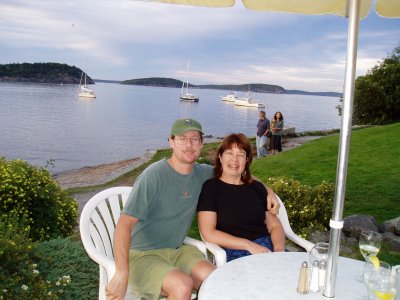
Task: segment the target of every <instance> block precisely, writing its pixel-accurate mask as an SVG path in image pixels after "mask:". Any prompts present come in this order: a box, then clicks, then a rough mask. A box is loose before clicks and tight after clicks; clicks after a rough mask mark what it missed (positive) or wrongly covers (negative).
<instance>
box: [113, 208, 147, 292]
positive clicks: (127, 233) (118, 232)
mask: <svg viewBox="0 0 400 300" xmlns="http://www.w3.org/2000/svg"><path fill="white" fill-rule="evenodd" d="M138 221H139V220H138V219H137V218H134V217H132V216H129V215H124V214H122V215H121V216H120V218H119V220H118V223H117V226H116V227H115V231H114V260H115V268H116V271H115V274H114V276H113V277H112V278H111V280H110V282H109V283H108V285H107V286H106V297H107V299H124V298H125V294H126V290H127V288H128V278H129V249H130V245H131V233H132V230H133V227H134V226H135V224H136V223H137V222H138Z"/></svg>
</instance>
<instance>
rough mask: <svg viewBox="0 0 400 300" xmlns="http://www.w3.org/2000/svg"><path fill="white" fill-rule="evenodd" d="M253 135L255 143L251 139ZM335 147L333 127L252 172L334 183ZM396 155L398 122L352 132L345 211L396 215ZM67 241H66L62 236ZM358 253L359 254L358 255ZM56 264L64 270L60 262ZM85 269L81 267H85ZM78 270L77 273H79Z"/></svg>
mask: <svg viewBox="0 0 400 300" xmlns="http://www.w3.org/2000/svg"><path fill="white" fill-rule="evenodd" d="M251 140H252V141H253V142H254V139H251ZM218 145H219V143H218V142H217V143H210V144H205V145H204V147H203V150H202V154H201V157H202V158H203V160H206V161H209V162H212V158H213V153H214V152H215V150H216V148H217V147H218ZM338 147H339V135H338V133H337V132H333V134H332V135H330V136H327V137H323V138H321V139H318V140H313V141H310V142H308V143H306V144H304V145H302V146H301V147H298V148H295V149H293V150H291V151H286V152H282V153H280V154H279V155H275V156H268V157H267V158H265V159H256V160H254V161H253V164H252V172H253V174H254V175H255V176H257V177H258V178H259V179H260V180H263V181H265V180H266V179H268V178H269V177H277V176H286V177H292V178H294V179H297V180H299V181H301V182H302V183H303V184H308V185H311V186H314V185H318V184H320V183H321V182H322V181H323V180H325V181H330V182H333V183H334V182H335V181H336V167H337V156H338ZM170 155H171V151H170V150H169V149H162V150H159V151H157V153H156V154H155V156H154V157H153V158H152V159H151V160H150V161H148V162H147V163H145V164H143V165H142V166H140V167H138V168H136V169H135V170H133V171H131V172H129V173H127V174H125V175H123V176H121V177H119V178H117V179H116V180H114V181H112V182H109V183H107V184H104V185H99V186H95V187H88V188H79V189H70V190H69V192H71V193H79V192H86V191H90V190H96V189H99V188H107V187H111V186H118V185H132V183H133V182H134V180H135V178H136V177H137V176H138V175H139V174H140V173H141V172H142V171H143V170H144V168H146V167H147V166H148V165H149V164H151V163H153V162H154V161H157V160H159V159H161V158H162V157H169V156H170ZM399 157H400V123H397V124H392V125H386V126H377V127H371V128H365V129H359V130H353V131H352V135H351V140H350V151H349V162H348V176H347V186H346V199H345V205H344V216H350V215H354V214H367V215H372V216H374V217H375V218H376V220H377V221H378V222H379V223H380V222H382V221H384V220H388V219H392V218H396V217H398V216H400V205H399V204H398V198H399V194H400V185H399V179H398V178H399V177H400V159H399ZM189 236H192V237H195V238H199V233H198V228H197V222H196V221H194V222H193V225H192V227H191V229H190V232H189ZM66 243H70V241H69V240H68V239H66ZM75 245H76V244H74V247H75ZM65 256H66V257H67V256H68V253H65ZM357 258H358V259H362V257H361V255H360V256H359V257H357ZM379 258H380V259H382V260H384V261H386V262H388V263H390V264H391V265H396V264H400V253H390V252H388V251H387V249H384V248H383V249H382V250H381V252H380V253H379ZM86 260H87V261H88V265H90V262H91V261H90V258H89V257H87V256H86ZM65 261H70V260H68V259H65ZM70 267H71V266H70V264H69V265H67V266H65V269H66V272H67V271H68V268H70ZM59 268H60V269H64V267H63V266H62V264H60V266H59ZM85 269H86V268H84V269H83V270H82V272H86V271H85ZM66 272H64V273H63V274H66ZM74 272H80V270H78V269H77V270H75V271H74ZM81 275H82V274H81ZM81 275H79V274H75V276H78V278H80V277H81ZM83 275H85V274H83ZM92 276H93V278H92V281H91V282H92V285H93V286H92V288H91V290H92V291H91V293H96V292H97V280H98V272H97V268H96V270H95V275H92Z"/></svg>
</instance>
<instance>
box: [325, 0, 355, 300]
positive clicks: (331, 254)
mask: <svg viewBox="0 0 400 300" xmlns="http://www.w3.org/2000/svg"><path fill="white" fill-rule="evenodd" d="M360 2H361V0H348V4H349V25H348V26H349V27H348V32H347V54H346V70H345V84H344V93H343V108H342V126H341V130H340V141H339V153H338V156H339V157H338V158H339V160H338V164H337V169H336V190H335V199H334V206H333V213H332V219H331V220H330V223H329V225H330V227H331V230H330V237H329V250H328V260H327V269H326V276H325V283H326V284H325V289H324V291H323V293H322V294H323V296H325V297H327V298H334V297H335V285H336V275H337V262H338V258H339V249H340V234H341V231H342V228H343V205H344V198H345V191H346V177H347V164H348V154H349V145H350V135H351V124H352V113H353V96H354V86H355V72H356V64H357V45H358V27H359V26H358V25H359V15H360Z"/></svg>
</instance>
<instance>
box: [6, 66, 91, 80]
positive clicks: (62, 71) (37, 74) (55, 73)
mask: <svg viewBox="0 0 400 300" xmlns="http://www.w3.org/2000/svg"><path fill="white" fill-rule="evenodd" d="M81 77H82V70H81V69H79V68H77V67H75V66H69V65H67V64H59V63H50V62H49V63H33V64H31V63H22V64H19V63H14V64H4V65H2V64H0V81H1V82H32V83H56V84H79V82H80V80H81ZM86 82H87V83H88V84H94V81H93V79H92V78H90V77H89V76H86Z"/></svg>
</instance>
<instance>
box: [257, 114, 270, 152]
mask: <svg viewBox="0 0 400 300" xmlns="http://www.w3.org/2000/svg"><path fill="white" fill-rule="evenodd" d="M259 117H260V118H259V120H258V122H257V135H256V148H257V157H258V158H261V157H265V156H266V155H267V149H266V148H265V144H266V143H267V142H268V137H267V135H268V133H269V127H270V123H269V120H268V119H267V118H266V117H265V111H263V110H261V111H260V114H259Z"/></svg>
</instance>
